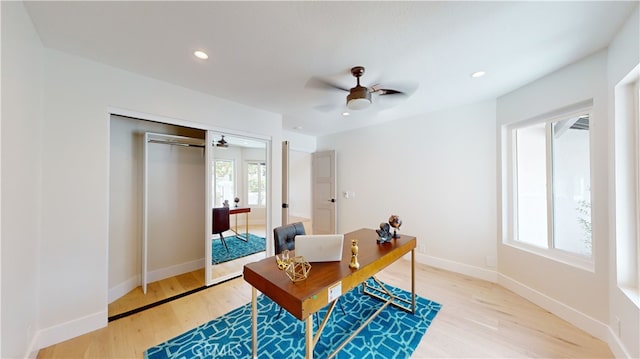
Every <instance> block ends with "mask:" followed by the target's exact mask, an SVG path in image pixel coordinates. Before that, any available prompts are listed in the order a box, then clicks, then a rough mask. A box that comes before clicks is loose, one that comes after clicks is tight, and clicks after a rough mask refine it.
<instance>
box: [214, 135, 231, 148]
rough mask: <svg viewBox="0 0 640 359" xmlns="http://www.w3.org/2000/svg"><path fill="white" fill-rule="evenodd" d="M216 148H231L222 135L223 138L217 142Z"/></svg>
mask: <svg viewBox="0 0 640 359" xmlns="http://www.w3.org/2000/svg"><path fill="white" fill-rule="evenodd" d="M216 147H218V148H227V147H229V143H228V142H227V141H225V139H224V135H222V138H221V139H219V140H218V142H216Z"/></svg>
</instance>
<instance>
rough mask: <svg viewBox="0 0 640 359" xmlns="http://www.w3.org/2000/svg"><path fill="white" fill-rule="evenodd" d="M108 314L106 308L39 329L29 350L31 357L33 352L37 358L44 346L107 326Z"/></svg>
mask: <svg viewBox="0 0 640 359" xmlns="http://www.w3.org/2000/svg"><path fill="white" fill-rule="evenodd" d="M107 315H108V312H107V311H106V310H104V311H99V312H96V313H94V314H90V315H87V316H84V317H82V318H78V319H74V320H70V321H68V322H66V323H61V324H58V325H54V326H52V327H49V328H44V329H40V330H38V331H37V332H36V335H35V336H34V338H33V340H32V341H31V346H30V348H29V350H28V352H27V353H29V355H28V357H29V358H31V357H32V356H31V354H33V358H35V356H36V355H37V353H38V351H39V350H40V349H42V348H45V347H48V346H50V345H54V344H58V343H60V342H63V341H65V340H69V339H71V338H75V337H77V336H79V335H82V334H86V333H89V332H92V331H94V330H97V329H100V328H104V327H106V326H107Z"/></svg>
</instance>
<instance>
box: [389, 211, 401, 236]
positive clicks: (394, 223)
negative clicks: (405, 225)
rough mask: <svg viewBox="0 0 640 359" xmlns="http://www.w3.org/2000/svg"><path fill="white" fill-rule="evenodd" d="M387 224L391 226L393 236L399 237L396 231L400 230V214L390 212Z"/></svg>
mask: <svg viewBox="0 0 640 359" xmlns="http://www.w3.org/2000/svg"><path fill="white" fill-rule="evenodd" d="M389 224H390V225H391V227H393V238H400V235H399V234H398V232H397V231H399V230H400V226H401V225H402V220H401V219H400V216H396V215H395V214H392V215H391V217H389Z"/></svg>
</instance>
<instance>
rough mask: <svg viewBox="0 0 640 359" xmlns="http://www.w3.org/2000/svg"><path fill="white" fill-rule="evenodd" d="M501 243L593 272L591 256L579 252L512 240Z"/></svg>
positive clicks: (593, 265) (593, 266)
mask: <svg viewBox="0 0 640 359" xmlns="http://www.w3.org/2000/svg"><path fill="white" fill-rule="evenodd" d="M502 244H504V245H506V246H509V247H512V248H515V249H518V250H521V251H524V252H528V253H531V254H534V255H537V256H540V257H544V258H546V259H550V260H552V261H555V262H559V263H562V264H565V265H568V266H571V267H574V268H578V269H582V270H585V271H588V272H591V273H594V272H595V264H594V262H593V258H588V257H585V256H581V255H579V254H573V253H569V252H565V251H562V250H559V249H547V248H540V247H536V246H533V245H529V244H526V243H516V242H513V241H508V242H503V243H502Z"/></svg>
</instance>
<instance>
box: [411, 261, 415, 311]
mask: <svg viewBox="0 0 640 359" xmlns="http://www.w3.org/2000/svg"><path fill="white" fill-rule="evenodd" d="M411 313H413V314H416V250H415V249H412V250H411Z"/></svg>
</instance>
